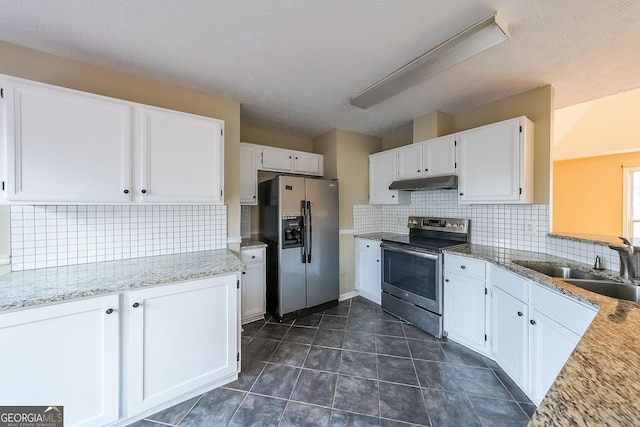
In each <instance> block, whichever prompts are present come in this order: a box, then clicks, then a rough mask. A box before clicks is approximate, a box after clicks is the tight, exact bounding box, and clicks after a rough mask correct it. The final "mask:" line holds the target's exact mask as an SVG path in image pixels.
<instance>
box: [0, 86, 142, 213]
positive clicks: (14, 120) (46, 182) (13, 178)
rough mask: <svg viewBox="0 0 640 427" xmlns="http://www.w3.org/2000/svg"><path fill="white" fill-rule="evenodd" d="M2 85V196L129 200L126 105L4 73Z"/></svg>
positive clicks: (129, 111) (29, 199) (34, 199)
mask: <svg viewBox="0 0 640 427" xmlns="http://www.w3.org/2000/svg"><path fill="white" fill-rule="evenodd" d="M2 86H3V90H4V98H5V99H4V103H5V105H4V113H5V117H4V121H5V123H6V128H5V133H4V135H3V140H4V141H5V143H6V154H7V158H6V161H7V163H6V177H5V178H4V179H5V183H6V191H7V193H6V194H7V199H8V200H11V201H25V202H45V201H46V202H67V201H78V202H119V203H122V202H127V201H129V200H130V194H131V193H130V191H131V183H130V166H129V165H130V155H131V136H132V135H131V117H132V106H131V104H129V103H126V102H124V101H118V100H115V99H110V98H105V97H102V96H97V95H91V94H87V93H82V92H78V91H72V90H69V89H63V88H58V87H55V86H49V85H43V84H39V83H34V82H29V81H25V80H18V79H12V78H6V79H4V82H3V85H2Z"/></svg>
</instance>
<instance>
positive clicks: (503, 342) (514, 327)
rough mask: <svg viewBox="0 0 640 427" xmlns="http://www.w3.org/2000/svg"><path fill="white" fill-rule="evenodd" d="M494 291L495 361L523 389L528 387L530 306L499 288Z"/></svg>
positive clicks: (493, 340) (492, 339)
mask: <svg viewBox="0 0 640 427" xmlns="http://www.w3.org/2000/svg"><path fill="white" fill-rule="evenodd" d="M491 293H492V303H493V304H492V307H491V313H492V322H491V323H492V330H493V333H492V334H491V347H492V352H493V355H494V357H495V360H496V362H498V364H499V365H500V367H502V369H504V370H505V372H506V373H507V374H508V375H509V377H511V379H512V380H514V381H515V382H516V384H518V386H520V387H521V388H522V389H525V390H526V388H527V372H528V360H529V358H528V351H529V307H528V305H527V304H525V303H523V302H522V301H519V300H518V299H516V298H514V297H512V296H511V295H509V294H508V293H506V292H504V291H503V290H502V289H500V288H496V287H494V288H493V290H492V291H491Z"/></svg>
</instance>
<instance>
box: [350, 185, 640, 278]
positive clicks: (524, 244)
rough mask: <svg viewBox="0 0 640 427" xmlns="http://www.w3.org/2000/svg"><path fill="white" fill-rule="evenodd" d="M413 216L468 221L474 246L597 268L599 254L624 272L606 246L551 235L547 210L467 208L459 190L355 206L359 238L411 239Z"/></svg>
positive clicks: (539, 207)
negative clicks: (376, 235) (409, 222)
mask: <svg viewBox="0 0 640 427" xmlns="http://www.w3.org/2000/svg"><path fill="white" fill-rule="evenodd" d="M411 215H416V216H441V217H451V218H468V219H470V220H471V242H472V243H475V244H478V245H486V246H502V247H508V248H512V249H520V250H525V251H531V252H545V253H548V254H550V255H556V256H559V257H562V258H567V259H570V260H573V261H578V262H582V263H586V264H593V263H594V261H595V257H596V255H598V256H600V258H602V262H603V266H604V268H606V269H609V270H614V271H617V270H619V268H620V261H619V256H618V253H617V252H615V251H613V250H611V249H609V248H608V247H607V245H606V244H598V243H590V242H579V241H574V240H566V239H561V238H558V237H552V236H548V230H549V206H548V205H475V204H474V205H463V204H458V195H457V192H456V190H438V191H414V192H412V193H411V204H410V205H355V206H354V207H353V228H354V234H356V235H357V234H365V233H372V232H389V233H400V234H407V233H408V232H409V230H408V229H407V218H408V217H409V216H411ZM527 223H530V224H532V225H533V226H534V228H535V230H534V232H533V233H532V234H527V233H525V224H527ZM638 263H640V260H638Z"/></svg>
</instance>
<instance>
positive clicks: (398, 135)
mask: <svg viewBox="0 0 640 427" xmlns="http://www.w3.org/2000/svg"><path fill="white" fill-rule="evenodd" d="M412 142H413V128H412V127H408V128H405V129H400V130H398V131H396V132H393V133H390V134H389V135H385V136H383V137H382V147H381V150H380V151H386V150H391V149H392V148H398V147H402V146H403V145H408V144H411V143H412Z"/></svg>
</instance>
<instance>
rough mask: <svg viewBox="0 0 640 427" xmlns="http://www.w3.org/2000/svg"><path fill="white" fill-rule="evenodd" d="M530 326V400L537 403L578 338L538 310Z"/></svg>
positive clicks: (534, 313) (534, 312) (569, 354)
mask: <svg viewBox="0 0 640 427" xmlns="http://www.w3.org/2000/svg"><path fill="white" fill-rule="evenodd" d="M532 319H533V321H534V322H535V324H534V325H531V326H530V334H531V348H532V350H533V352H532V354H531V357H532V358H533V363H532V368H531V385H532V396H531V397H532V400H533V403H535V404H536V405H539V404H540V402H541V401H542V399H543V398H544V396H545V394H547V391H549V388H550V387H551V384H553V382H554V381H555V379H556V377H557V376H558V374H559V373H560V371H561V370H562V367H563V366H564V364H565V363H566V362H567V359H568V358H569V356H571V353H572V352H573V349H574V348H575V347H576V345H577V344H578V342H579V341H580V336H579V335H578V334H576V333H574V332H572V331H570V330H569V329H567V328H565V327H564V326H562V325H561V324H559V323H557V322H556V321H554V320H553V319H551V318H549V317H547V316H545V315H544V314H542V313H540V312H539V311H537V310H535V309H534V310H533V316H532Z"/></svg>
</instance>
